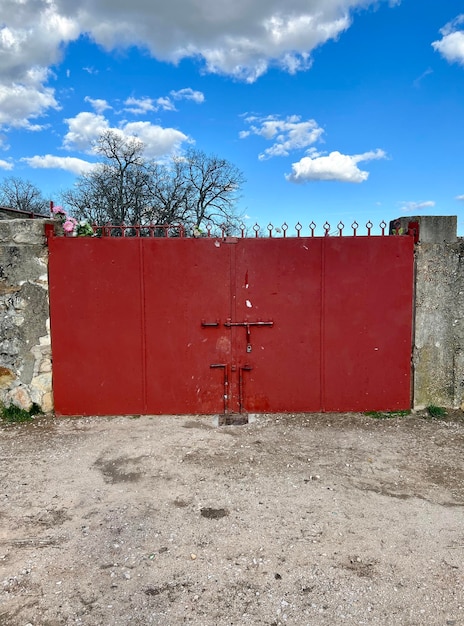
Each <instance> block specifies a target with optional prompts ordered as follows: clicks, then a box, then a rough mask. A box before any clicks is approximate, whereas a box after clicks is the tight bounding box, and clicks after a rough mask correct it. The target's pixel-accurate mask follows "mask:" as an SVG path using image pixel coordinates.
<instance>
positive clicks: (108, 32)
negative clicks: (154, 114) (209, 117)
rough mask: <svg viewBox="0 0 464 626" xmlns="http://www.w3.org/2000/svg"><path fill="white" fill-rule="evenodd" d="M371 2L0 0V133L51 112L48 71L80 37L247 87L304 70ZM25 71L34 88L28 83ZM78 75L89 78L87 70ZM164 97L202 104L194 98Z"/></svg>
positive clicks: (187, 93) (373, 0) (52, 99)
mask: <svg viewBox="0 0 464 626" xmlns="http://www.w3.org/2000/svg"><path fill="white" fill-rule="evenodd" d="M380 1H382V2H385V3H387V0H380ZM378 2H379V0H271V1H270V0H240V1H239V2H231V1H230V0H215V1H214V2H212V0H174V1H173V2H157V3H156V7H155V8H154V5H153V2H151V1H150V0H132V1H131V4H130V7H129V6H128V4H127V2H114V0H79V2H76V0H1V12H2V14H1V22H0V89H1V90H2V103H3V102H5V103H6V105H7V106H6V107H3V106H0V110H1V111H2V117H1V119H0V124H1V125H4V126H27V120H29V119H30V118H36V117H39V116H40V115H43V114H44V113H46V111H47V109H49V108H54V107H55V108H56V106H57V103H56V100H55V94H54V91H53V89H51V88H50V87H48V85H47V81H48V77H49V76H48V69H49V68H51V67H52V66H53V65H57V64H59V63H60V62H61V59H62V55H63V53H64V52H65V50H66V45H67V44H69V43H70V42H72V41H74V40H76V39H78V37H79V36H81V35H83V36H86V37H89V38H90V39H91V40H93V41H95V42H96V43H97V44H98V45H101V46H103V47H104V48H106V49H107V50H116V49H118V50H120V49H124V48H129V47H133V46H139V47H140V48H142V49H144V50H145V51H148V52H149V53H150V54H151V55H152V56H153V57H154V58H156V59H158V60H162V61H167V62H171V63H178V62H179V61H181V60H182V59H184V58H189V57H190V58H194V59H198V60H200V61H202V64H203V67H204V69H205V70H206V71H207V72H212V73H218V74H225V75H230V76H233V77H236V78H238V79H242V80H245V81H248V82H253V81H255V80H256V79H257V78H258V77H259V76H261V75H262V74H264V73H265V72H266V71H267V70H268V69H269V68H270V67H279V68H281V69H282V70H283V71H286V72H289V73H295V72H298V71H302V70H305V69H307V68H308V67H310V65H311V53H312V51H313V50H314V49H315V48H317V47H318V46H321V45H323V44H324V43H326V42H328V41H330V40H334V39H337V37H339V36H340V35H341V34H342V33H343V32H344V31H345V30H346V29H348V28H349V26H350V24H351V20H352V17H351V16H352V14H354V13H355V12H356V11H357V10H359V9H361V8H365V7H368V6H370V5H375V4H377V3H378ZM389 4H390V5H392V4H396V2H395V1H392V0H389ZM33 69H36V70H38V71H39V72H40V73H41V75H42V79H41V80H40V81H38V82H37V81H35V82H32V83H31V80H30V76H29V73H30V72H31V70H33ZM83 69H84V70H85V71H88V72H89V73H92V74H93V73H94V72H95V69H94V68H93V67H91V66H86V67H84V68H83ZM18 89H20V90H23V92H24V93H25V95H26V97H25V98H23V101H24V104H23V106H22V107H21V108H20V109H18V110H17V111H16V108H15V106H14V105H13V104H12V102H14V101H16V100H17V90H18ZM175 94H178V95H175ZM171 96H172V98H174V99H176V98H178V97H182V98H188V99H192V100H194V101H196V102H200V101H202V95H201V94H200V92H196V91H193V90H190V91H189V90H180V91H179V92H173V94H171ZM2 103H0V105H1V104H2ZM159 106H161V105H159ZM98 112H100V113H101V110H99V111H98Z"/></svg>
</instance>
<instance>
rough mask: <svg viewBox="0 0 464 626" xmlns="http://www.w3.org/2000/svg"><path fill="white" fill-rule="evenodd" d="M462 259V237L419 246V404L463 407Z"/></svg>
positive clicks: (416, 401)
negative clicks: (450, 241)
mask: <svg viewBox="0 0 464 626" xmlns="http://www.w3.org/2000/svg"><path fill="white" fill-rule="evenodd" d="M463 258H464V240H463V239H458V240H457V241H455V243H435V244H432V243H429V244H427V243H425V244H424V243H422V244H420V245H418V246H417V249H416V298H415V305H416V306H415V341H414V370H415V372H414V406H415V408H423V407H425V406H429V405H431V404H433V405H436V406H444V407H453V408H459V407H461V406H462V405H463V400H464V396H463V391H464V387H463V384H464V355H463V347H464V319H463V316H464V262H463Z"/></svg>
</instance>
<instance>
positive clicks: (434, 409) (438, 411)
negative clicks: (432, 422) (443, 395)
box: [427, 404, 446, 419]
mask: <svg viewBox="0 0 464 626" xmlns="http://www.w3.org/2000/svg"><path fill="white" fill-rule="evenodd" d="M427 413H428V414H429V415H430V417H435V418H437V419H439V418H440V417H444V416H445V415H446V411H445V409H443V408H442V407H441V406H435V405H434V404H430V405H429V406H428V407H427Z"/></svg>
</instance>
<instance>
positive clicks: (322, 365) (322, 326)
mask: <svg viewBox="0 0 464 626" xmlns="http://www.w3.org/2000/svg"><path fill="white" fill-rule="evenodd" d="M325 242H326V239H325V237H323V238H322V239H321V318H320V331H319V332H320V343H319V350H320V380H319V383H320V389H319V394H320V395H319V406H320V407H321V411H325Z"/></svg>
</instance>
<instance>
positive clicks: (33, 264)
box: [0, 219, 53, 412]
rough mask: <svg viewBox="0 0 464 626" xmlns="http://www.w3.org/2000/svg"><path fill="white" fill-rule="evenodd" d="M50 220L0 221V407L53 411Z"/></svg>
mask: <svg viewBox="0 0 464 626" xmlns="http://www.w3.org/2000/svg"><path fill="white" fill-rule="evenodd" d="M46 223H51V222H50V220H32V219H22V220H19V219H15V220H1V221H0V402H2V403H3V404H4V405H6V406H8V405H10V404H15V405H17V406H19V407H21V408H24V409H26V410H28V409H29V408H30V407H31V406H32V403H33V402H35V403H36V404H37V405H39V406H40V407H41V409H42V410H43V411H44V412H49V411H52V410H53V395H52V373H51V344H50V317H49V305H48V272H47V269H48V266H47V262H48V251H47V245H46V239H45V234H44V226H45V224H46Z"/></svg>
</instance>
